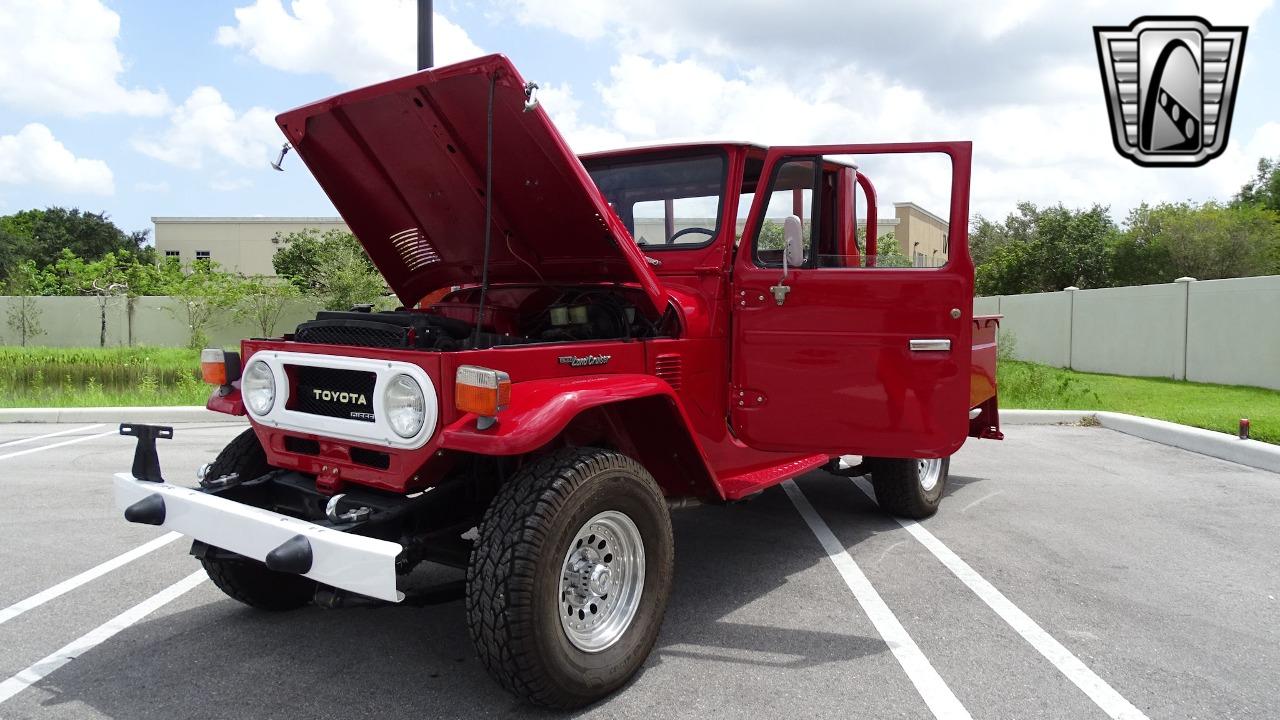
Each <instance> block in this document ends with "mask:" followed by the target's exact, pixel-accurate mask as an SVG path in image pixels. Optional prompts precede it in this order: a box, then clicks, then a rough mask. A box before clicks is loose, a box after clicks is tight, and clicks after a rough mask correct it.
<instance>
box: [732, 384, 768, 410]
mask: <svg viewBox="0 0 1280 720" xmlns="http://www.w3.org/2000/svg"><path fill="white" fill-rule="evenodd" d="M729 397H730V401H731V402H730V404H731V405H732V406H733V407H735V408H754V407H760V406H761V405H764V404H765V402H766V401H767V400H768V398H766V397H765V394H764V393H762V392H760V391H759V390H751V389H749V388H743V387H737V386H734V387H731V388H730V392H729Z"/></svg>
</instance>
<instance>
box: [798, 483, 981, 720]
mask: <svg viewBox="0 0 1280 720" xmlns="http://www.w3.org/2000/svg"><path fill="white" fill-rule="evenodd" d="M782 488H783V489H784V490H786V491H787V497H789V498H791V503H792V504H793V505H795V506H796V510H797V511H799V513H800V517H802V518H804V521H805V523H806V524H807V525H808V526H809V529H810V530H812V531H813V534H814V535H815V536H816V537H817V538H818V542H819V543H821V544H822V549H823V550H825V551H826V552H827V557H828V558H830V559H831V562H832V564H833V565H835V566H836V570H838V571H839V572H840V576H841V577H843V578H844V582H845V584H846V585H848V586H849V589H850V590H851V591H853V596H854V597H855V598H857V600H858V604H859V605H861V606H862V611H863V612H865V613H866V614H867V618H868V619H870V620H871V624H872V625H874V626H875V628H876V632H878V633H880V637H882V638H884V642H885V644H886V645H888V646H889V649H890V650H891V651H893V656H894V657H895V658H897V659H898V664H899V665H901V666H902V669H903V670H904V671H905V672H906V673H907V678H908V679H910V680H911V684H912V685H915V687H916V692H918V693H920V697H921V698H922V699H923V700H924V702H925V704H926V705H928V706H929V710H930V711H932V712H933V715H934V717H936V718H966V719H967V718H971V716H970V715H969V711H968V710H966V709H965V707H964V705H962V704H960V700H959V699H957V698H956V696H955V693H953V692H951V688H950V687H948V686H947V683H946V682H945V681H944V680H943V679H942V676H941V675H939V674H938V671H937V670H934V669H933V664H932V663H930V662H929V658H927V657H925V655H924V653H923V652H921V651H920V648H919V646H917V645H916V642H915V640H912V639H911V636H910V635H908V634H907V631H906V629H905V628H903V627H902V623H900V622H898V618H897V616H896V615H894V614H893V611H892V610H890V609H889V606H888V605H886V604H885V602H884V600H883V599H881V598H880V593H878V592H876V589H875V587H874V586H872V584H871V581H870V580H868V579H867V576H866V575H864V574H863V573H862V569H861V568H859V567H858V564H857V563H856V562H854V561H853V557H851V556H850V555H849V552H848V551H847V550H845V549H844V546H843V545H841V544H840V541H839V540H837V539H836V536H835V534H834V533H832V532H831V528H829V527H827V524H826V523H825V522H824V521H823V520H822V518H821V517H820V516H819V515H818V513H817V511H815V510H814V509H813V506H812V505H810V504H809V499H808V498H806V497H805V496H804V493H802V492H800V488H799V486H797V485H796V483H795V481H794V480H788V481H786V482H784V483H782Z"/></svg>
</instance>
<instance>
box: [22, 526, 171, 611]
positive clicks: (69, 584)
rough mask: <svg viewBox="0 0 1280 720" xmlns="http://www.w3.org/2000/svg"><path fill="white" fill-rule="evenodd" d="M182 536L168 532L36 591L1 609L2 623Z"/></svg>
mask: <svg viewBox="0 0 1280 720" xmlns="http://www.w3.org/2000/svg"><path fill="white" fill-rule="evenodd" d="M180 537H182V534H181V533H176V532H171V533H166V534H164V535H161V536H160V537H158V538H156V539H155V540H152V541H151V542H148V543H144V544H142V545H139V546H138V547H136V548H134V549H132V550H130V551H129V552H126V553H121V554H120V555H117V556H115V557H113V558H111V559H110V560H108V561H106V562H104V563H102V564H101V565H97V566H95V567H91V568H89V569H88V570H85V571H84V572H82V573H80V574H79V575H76V576H75V577H73V578H69V579H67V580H63V581H62V582H60V583H58V584H57V585H54V586H53V587H51V588H49V589H48V590H42V591H40V592H38V593H36V594H35V595H32V596H31V597H29V598H27V599H26V600H19V601H18V602H16V603H14V604H12V605H10V606H9V607H7V608H5V609H3V610H0V625H3V624H4V623H6V622H8V621H10V620H12V619H14V618H16V617H18V616H19V615H21V614H22V613H24V612H26V611H28V610H31V609H34V608H37V607H40V606H41V605H43V604H45V603H47V602H49V601H50V600H53V599H54V598H57V597H60V596H62V595H65V594H67V593H69V592H71V591H72V590H75V589H76V588H78V587H80V586H81V585H84V584H85V583H87V582H89V581H90V580H94V579H96V578H100V577H102V576H103V575H106V574H107V573H109V572H111V571H112V570H115V569H116V568H120V567H123V566H125V565H128V564H129V563H131V562H133V561H134V560H137V559H138V558H140V557H142V556H143V555H146V554H147V553H149V552H151V551H153V550H158V549H160V548H162V547H164V546H165V545H168V544H169V543H171V542H173V541H174V540H177V539H178V538H180Z"/></svg>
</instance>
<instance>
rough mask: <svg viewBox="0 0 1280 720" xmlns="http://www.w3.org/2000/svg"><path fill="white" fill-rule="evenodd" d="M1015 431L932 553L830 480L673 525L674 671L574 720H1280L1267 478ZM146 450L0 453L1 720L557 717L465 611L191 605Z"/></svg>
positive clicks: (1275, 480) (1108, 439)
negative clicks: (149, 515)
mask: <svg viewBox="0 0 1280 720" xmlns="http://www.w3.org/2000/svg"><path fill="white" fill-rule="evenodd" d="M175 429H176V437H175V439H174V440H171V441H162V442H161V443H160V446H159V447H160V456H161V461H162V466H163V468H164V470H165V475H166V477H167V478H168V479H169V480H170V481H173V482H177V483H179V484H186V485H194V471H195V469H196V467H197V466H199V465H200V464H202V463H204V462H207V461H209V460H211V459H212V458H213V456H214V455H215V454H216V453H217V451H218V450H219V449H220V448H221V447H222V446H223V445H224V444H225V443H226V442H227V441H228V440H230V439H231V438H232V437H233V436H234V435H235V434H236V433H238V432H239V431H240V430H241V429H242V427H241V426H239V425H234V424H232V425H228V424H209V425H185V426H184V425H180V426H177V427H176V428H175ZM1007 430H1008V437H1007V439H1006V440H1005V441H1004V442H1002V443H1001V442H987V441H984V442H976V441H971V442H970V443H969V444H968V445H966V446H965V447H964V448H963V449H962V450H961V451H960V453H958V454H957V455H956V457H955V458H953V461H952V464H951V481H950V484H949V486H948V496H947V497H946V499H945V500H944V502H943V505H942V509H941V510H940V512H939V513H938V514H937V515H936V516H935V517H933V518H930V519H929V520H926V521H924V522H922V523H920V524H918V525H916V524H914V523H905V524H904V523H899V522H898V521H896V520H894V519H892V518H889V517H887V516H885V515H883V514H882V513H881V512H880V511H879V509H878V508H877V507H876V505H875V503H874V501H873V499H872V498H871V497H870V496H869V495H868V494H867V493H866V492H864V490H863V487H865V486H860V485H859V484H858V483H857V482H855V481H852V480H849V479H846V478H838V477H835V476H832V475H829V474H827V473H824V472H814V473H810V474H808V475H805V476H802V477H800V478H797V479H796V481H795V483H794V485H793V486H792V487H788V488H773V489H771V490H768V491H766V492H764V493H763V494H761V495H759V496H758V497H756V498H755V499H753V500H750V501H748V502H743V503H737V504H734V505H728V506H701V507H695V508H691V509H685V510H677V511H675V512H674V514H673V519H674V523H675V538H676V579H675V588H674V592H673V595H672V597H671V601H670V605H669V607H668V610H667V618H666V622H665V624H664V625H663V629H662V633H661V636H660V637H659V640H658V646H657V648H656V649H655V650H654V652H653V654H652V656H651V657H650V658H649V660H648V662H647V663H646V665H645V667H644V669H643V670H642V671H641V672H640V673H639V675H638V676H637V678H636V679H635V680H634V681H633V682H632V683H631V684H630V685H628V686H627V687H626V688H624V689H623V690H622V691H620V692H619V693H617V694H616V695H614V696H612V697H611V698H609V699H607V700H605V701H603V702H601V703H598V704H597V705H595V706H592V707H590V708H587V709H586V710H584V711H582V712H580V713H577V714H575V715H577V716H583V717H602V718H603V717H610V718H646V719H650V718H654V717H708V716H715V717H769V716H786V717H831V718H835V717H839V718H855V717H866V718H899V717H901V718H920V717H930V716H934V715H936V716H939V717H966V716H971V717H975V718H978V717H982V718H1094V717H1096V718H1105V717H1109V716H1110V717H1142V716H1144V715H1145V716H1147V717H1151V718H1228V717H1230V718H1267V717H1275V716H1276V715H1277V710H1276V705H1277V703H1278V702H1280V600H1277V597H1280V552H1278V551H1280V533H1277V532H1276V531H1277V528H1278V527H1280V525H1278V523H1277V521H1276V517H1277V514H1278V511H1280V476H1277V475H1275V474H1272V473H1267V472H1265V471H1259V470H1253V469H1250V468H1246V467H1243V466H1240V465H1234V464H1231V463H1227V462H1223V461H1219V460H1214V459H1210V458H1206V457H1203V456H1199V455H1196V454H1193V453H1188V452H1184V451H1180V450H1175V449H1172V448H1168V447H1165V446H1161V445H1157V444H1153V443H1149V442H1146V441H1143V440H1138V439H1135V438H1132V437H1129V436H1126V435H1121V434H1118V433H1114V432H1112V431H1109V430H1105V429H1101V428H1082V427H1033V426H1022V427H1011V428H1007ZM54 433H56V434H54ZM51 434H52V435H51ZM132 447H133V441H132V439H128V438H122V437H119V436H117V435H115V434H114V429H113V427H112V426H110V425H105V424H104V425H91V424H79V425H0V486H2V487H3V489H4V490H5V495H4V497H5V499H6V501H7V502H6V503H5V509H4V512H3V517H4V519H3V521H0V718H6V719H7V718H166V719H170V718H215V717H216V718H276V717H280V718H296V717H314V718H374V717H385V718H399V717H409V716H415V717H472V716H483V717H508V716H522V715H526V714H528V715H532V716H542V717H545V716H547V713H545V712H538V711H532V710H530V709H528V708H525V707H524V706H522V705H520V704H519V703H518V702H516V701H515V700H514V699H512V698H511V697H510V696H508V695H506V694H505V693H504V692H503V691H502V690H501V689H499V688H498V686H497V685H496V684H494V683H493V682H492V681H490V680H489V678H488V677H487V676H486V675H485V673H484V670H483V669H482V668H481V666H480V665H479V662H478V661H477V659H476V658H475V656H474V654H473V652H472V649H471V646H470V642H469V640H468V638H467V632H466V628H465V625H464V619H463V610H462V603H461V602H460V601H457V600H454V601H450V602H445V603H443V604H438V605H433V606H429V607H410V606H386V607H379V608H363V609H347V610H320V609H317V608H306V609H303V610H298V611H294V612H289V613H283V614H263V613H258V612H255V611H252V610H250V609H248V608H245V607H243V606H241V605H239V604H238V603H236V602H234V601H232V600H230V599H228V598H226V597H224V596H223V595H222V594H221V593H220V592H219V591H218V590H217V589H216V588H214V587H213V586H212V584H211V583H210V582H208V581H207V580H201V579H200V578H199V576H196V577H195V578H194V579H188V578H190V577H191V576H192V573H193V572H195V571H197V570H198V568H199V566H198V564H197V563H196V562H195V561H194V560H193V559H192V558H190V557H189V556H188V555H187V550H188V547H189V542H187V541H185V540H184V539H180V538H179V539H175V540H172V541H165V540H158V538H166V539H167V536H166V535H165V533H164V532H163V531H160V530H157V529H155V528H148V527H143V526H137V525H131V524H129V523H126V522H125V521H124V520H123V519H122V518H121V517H120V515H119V513H118V512H117V511H116V510H115V509H114V507H113V503H112V499H111V486H110V475H111V473H113V472H116V471H122V470H127V469H128V468H129V465H130V461H131V458H132ZM804 506H808V507H811V508H812V510H813V512H812V513H811V514H810V515H809V516H806V515H805V514H803V512H802V511H803V510H804ZM824 533H825V535H824ZM824 537H825V538H826V543H825V545H824V542H823V538H824ZM148 543H150V545H148ZM140 547H141V548H143V549H142V550H136V549H137V548H140ZM131 551H133V555H131V556H127V557H126V559H125V560H118V561H116V563H115V564H109V565H107V566H104V565H103V563H109V561H112V560H113V558H119V557H120V556H121V555H122V554H126V553H130V552H131ZM95 568H96V570H95ZM86 571H92V572H90V573H89V577H87V578H86V576H84V575H82V573H86ZM457 577H458V573H457V571H453V570H448V569H444V568H425V569H421V570H419V571H415V575H414V576H413V577H412V578H411V580H412V582H414V583H415V584H420V585H424V586H426V585H431V584H434V583H437V582H443V581H447V580H452V579H456V578H457ZM855 592H856V594H855ZM19 610H21V611H22V612H18V611H19ZM68 658H70V659H68Z"/></svg>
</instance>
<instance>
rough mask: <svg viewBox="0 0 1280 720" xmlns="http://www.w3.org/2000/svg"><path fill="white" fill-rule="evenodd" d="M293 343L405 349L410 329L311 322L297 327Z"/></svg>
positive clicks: (366, 323)
mask: <svg viewBox="0 0 1280 720" xmlns="http://www.w3.org/2000/svg"><path fill="white" fill-rule="evenodd" d="M293 339H294V340H295V341H296V342H304V343H318V344H320V345H357V346H360V347H373V348H406V347H409V345H410V329H409V328H407V327H400V326H396V325H392V324H390V323H381V322H374V321H360V320H312V321H311V322H305V323H302V324H301V325H299V326H298V329H297V331H296V332H294V334H293Z"/></svg>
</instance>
